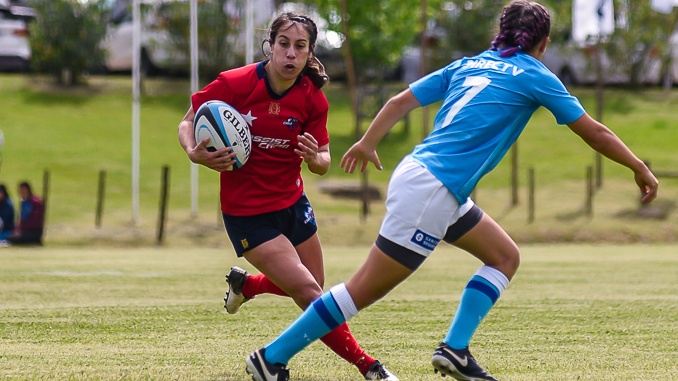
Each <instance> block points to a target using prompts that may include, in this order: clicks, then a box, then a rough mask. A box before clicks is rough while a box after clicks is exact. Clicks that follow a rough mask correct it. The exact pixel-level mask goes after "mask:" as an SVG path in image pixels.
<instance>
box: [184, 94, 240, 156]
mask: <svg viewBox="0 0 678 381" xmlns="http://www.w3.org/2000/svg"><path fill="white" fill-rule="evenodd" d="M193 132H194V134H195V141H196V143H199V142H201V141H202V140H203V139H205V138H210V141H209V142H208V143H207V149H208V150H209V151H212V152H214V151H217V150H220V149H222V148H226V147H233V152H235V158H234V159H235V164H234V165H233V168H232V169H237V168H240V167H242V166H243V165H245V163H246V162H247V159H249V157H250V154H251V153H252V136H251V135H250V128H249V126H248V125H247V121H245V118H243V116H242V115H241V114H240V113H239V112H238V110H236V109H235V108H233V107H232V106H231V105H229V104H227V103H225V102H222V101H208V102H205V103H203V104H202V105H201V106H200V107H199V108H198V111H197V112H196V113H195V118H194V119H193Z"/></svg>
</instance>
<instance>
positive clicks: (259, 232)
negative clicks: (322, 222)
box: [223, 195, 318, 257]
mask: <svg viewBox="0 0 678 381" xmlns="http://www.w3.org/2000/svg"><path fill="white" fill-rule="evenodd" d="M223 216H224V225H225V226H226V232H227V233H228V237H229V238H230V239H231V243H232V244H233V248H234V249H235V253H236V254H237V255H238V257H242V256H243V254H244V253H245V252H247V251H248V250H252V249H254V248H255V247H257V246H259V245H261V244H262V243H265V242H268V241H270V240H272V239H274V238H276V237H278V236H279V235H283V236H285V237H286V238H287V239H288V240H289V241H290V242H291V243H292V245H293V246H297V245H299V244H301V243H304V242H305V241H306V240H308V239H309V238H311V237H313V235H314V234H315V233H316V232H317V231H318V226H317V225H316V221H315V215H314V214H313V208H312V207H311V203H310V202H309V201H308V198H306V195H302V196H301V198H299V200H297V202H296V203H294V205H292V206H290V207H289V208H287V209H283V210H279V211H277V212H270V213H263V214H257V215H255V216H229V215H226V214H224V215H223Z"/></svg>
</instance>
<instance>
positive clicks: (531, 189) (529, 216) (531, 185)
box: [527, 167, 535, 224]
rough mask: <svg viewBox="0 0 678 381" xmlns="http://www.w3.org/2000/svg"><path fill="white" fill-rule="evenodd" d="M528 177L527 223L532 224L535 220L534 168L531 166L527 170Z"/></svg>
mask: <svg viewBox="0 0 678 381" xmlns="http://www.w3.org/2000/svg"><path fill="white" fill-rule="evenodd" d="M527 177H528V179H527V180H528V188H527V189H528V195H527V199H528V205H527V210H528V212H527V223H528V224H531V223H533V222H534V214H535V210H534V168H532V167H530V168H529V169H528V171H527Z"/></svg>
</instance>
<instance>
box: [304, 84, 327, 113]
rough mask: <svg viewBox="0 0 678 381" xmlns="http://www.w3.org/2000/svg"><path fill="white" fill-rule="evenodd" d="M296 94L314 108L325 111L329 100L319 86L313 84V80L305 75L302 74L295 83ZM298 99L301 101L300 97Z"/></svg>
mask: <svg viewBox="0 0 678 381" xmlns="http://www.w3.org/2000/svg"><path fill="white" fill-rule="evenodd" d="M296 87H297V90H298V92H297V96H300V97H301V98H304V99H303V101H304V102H306V104H308V105H309V106H312V107H313V108H314V109H317V110H321V111H327V109H329V102H328V101H327V97H326V96H325V93H324V92H323V91H322V89H321V88H319V87H318V86H316V85H314V84H313V81H311V79H310V78H309V77H307V76H305V75H304V76H302V77H301V78H300V80H299V82H298V83H297V84H296ZM299 101H302V100H301V99H300V100H299Z"/></svg>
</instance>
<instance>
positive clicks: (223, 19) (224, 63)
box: [161, 0, 246, 78]
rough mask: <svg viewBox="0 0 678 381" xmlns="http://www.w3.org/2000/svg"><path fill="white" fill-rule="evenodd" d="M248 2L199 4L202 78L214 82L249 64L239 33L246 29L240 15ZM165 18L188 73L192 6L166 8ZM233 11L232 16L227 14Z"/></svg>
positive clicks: (206, 1)
mask: <svg viewBox="0 0 678 381" xmlns="http://www.w3.org/2000/svg"><path fill="white" fill-rule="evenodd" d="M245 1H246V0H230V1H228V0H203V1H200V2H199V4H198V36H199V39H198V55H199V57H200V59H199V65H200V69H199V73H200V76H201V77H202V78H214V77H215V76H216V75H217V74H218V73H219V72H221V71H223V70H225V69H228V68H232V67H235V66H240V65H242V64H244V63H245V49H244V47H239V46H238V44H240V43H242V41H238V38H239V37H241V36H240V35H239V31H240V30H241V28H243V27H244V26H243V25H242V23H243V22H244V21H242V18H241V17H240V15H241V14H242V13H243V10H244V5H245V4H244V2H245ZM164 6H165V9H163V10H162V12H161V13H162V15H163V17H164V19H165V21H166V22H165V25H164V27H165V28H166V30H167V32H168V33H169V35H170V40H171V41H172V44H173V46H174V47H175V51H176V52H179V53H180V54H182V55H183V59H184V61H185V62H186V68H185V69H186V71H188V65H189V63H188V60H187V59H186V57H188V56H189V52H190V30H189V29H190V18H189V17H188V15H189V11H190V10H189V3H188V2H187V1H184V2H173V3H168V4H165V5H164ZM227 9H229V10H230V12H226V10H227Z"/></svg>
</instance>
